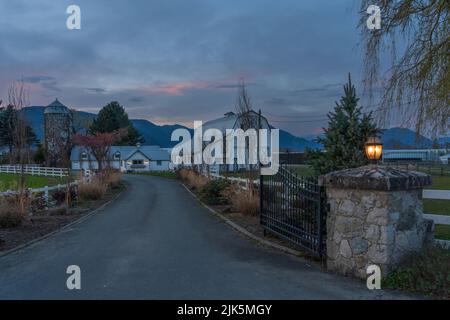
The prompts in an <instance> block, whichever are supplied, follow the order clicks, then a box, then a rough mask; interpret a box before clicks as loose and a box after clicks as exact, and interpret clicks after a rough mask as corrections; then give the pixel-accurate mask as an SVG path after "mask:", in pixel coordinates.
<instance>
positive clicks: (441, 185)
mask: <svg viewBox="0 0 450 320" xmlns="http://www.w3.org/2000/svg"><path fill="white" fill-rule="evenodd" d="M431 179H432V180H433V184H432V185H431V186H429V187H426V188H427V189H437V190H450V176H431Z"/></svg>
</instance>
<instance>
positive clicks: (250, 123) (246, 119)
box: [235, 80, 257, 131]
mask: <svg viewBox="0 0 450 320" xmlns="http://www.w3.org/2000/svg"><path fill="white" fill-rule="evenodd" d="M235 110H236V114H237V115H238V118H239V120H240V124H241V129H242V130H244V131H245V130H248V129H250V128H256V126H257V119H255V117H253V115H252V113H251V111H253V107H252V102H251V99H250V96H249V94H248V92H247V87H246V84H245V81H244V80H241V81H240V83H239V87H238V96H237V101H236V106H235Z"/></svg>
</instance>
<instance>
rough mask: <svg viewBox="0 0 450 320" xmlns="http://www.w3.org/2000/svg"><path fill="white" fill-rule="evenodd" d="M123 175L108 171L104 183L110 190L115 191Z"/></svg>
mask: <svg viewBox="0 0 450 320" xmlns="http://www.w3.org/2000/svg"><path fill="white" fill-rule="evenodd" d="M122 177H123V174H122V173H121V172H119V171H116V170H109V171H107V172H106V175H105V183H106V184H107V185H108V186H109V187H110V188H111V189H117V188H118V187H119V186H120V183H121V181H122Z"/></svg>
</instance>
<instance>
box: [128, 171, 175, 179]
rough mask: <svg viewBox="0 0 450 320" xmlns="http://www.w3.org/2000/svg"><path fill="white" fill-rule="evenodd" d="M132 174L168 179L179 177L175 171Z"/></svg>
mask: <svg viewBox="0 0 450 320" xmlns="http://www.w3.org/2000/svg"><path fill="white" fill-rule="evenodd" d="M130 174H138V175H143V176H153V177H162V178H167V179H176V178H177V175H176V173H175V172H173V171H146V172H133V173H130Z"/></svg>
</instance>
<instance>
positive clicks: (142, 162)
mask: <svg viewBox="0 0 450 320" xmlns="http://www.w3.org/2000/svg"><path fill="white" fill-rule="evenodd" d="M70 160H71V162H72V169H73V170H81V169H84V170H87V169H90V170H96V169H98V161H97V159H95V157H94V156H93V155H92V154H91V153H90V152H89V151H88V150H87V149H86V148H85V147H82V146H75V147H74V148H73V149H72V153H71V156H70ZM103 167H104V168H108V167H109V168H113V169H118V170H121V171H122V172H129V171H137V172H139V171H168V170H170V168H171V166H170V154H169V153H168V152H167V151H166V150H163V149H161V148H160V147H159V146H141V145H140V144H138V145H136V146H112V147H111V149H110V152H109V155H108V159H107V161H106V163H105V164H104V165H103Z"/></svg>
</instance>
